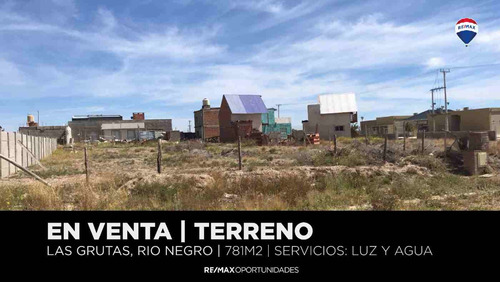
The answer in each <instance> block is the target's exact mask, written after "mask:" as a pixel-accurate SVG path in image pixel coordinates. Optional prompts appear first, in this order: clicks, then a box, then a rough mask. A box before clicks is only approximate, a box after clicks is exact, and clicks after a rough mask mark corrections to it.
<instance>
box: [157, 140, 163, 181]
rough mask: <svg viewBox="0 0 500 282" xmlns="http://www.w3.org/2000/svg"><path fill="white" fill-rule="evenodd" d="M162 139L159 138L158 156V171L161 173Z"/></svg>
mask: <svg viewBox="0 0 500 282" xmlns="http://www.w3.org/2000/svg"><path fill="white" fill-rule="evenodd" d="M161 159H162V156H161V139H158V156H157V157H156V169H157V171H158V173H161Z"/></svg>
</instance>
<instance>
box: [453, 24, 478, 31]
mask: <svg viewBox="0 0 500 282" xmlns="http://www.w3.org/2000/svg"><path fill="white" fill-rule="evenodd" d="M468 28H470V29H476V26H475V25H471V24H463V25H459V26H458V27H457V29H459V30H460V29H468Z"/></svg>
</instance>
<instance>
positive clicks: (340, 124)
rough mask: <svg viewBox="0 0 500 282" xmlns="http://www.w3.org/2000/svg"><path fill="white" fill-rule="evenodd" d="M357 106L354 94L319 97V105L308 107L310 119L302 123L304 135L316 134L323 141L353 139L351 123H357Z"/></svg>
mask: <svg viewBox="0 0 500 282" xmlns="http://www.w3.org/2000/svg"><path fill="white" fill-rule="evenodd" d="M357 112H358V108H357V104H356V96H355V94H354V93H345V94H325V95H319V96H318V104H313V105H308V106H307V115H308V119H307V120H304V121H302V126H303V130H304V133H306V134H315V133H319V136H320V138H321V139H323V140H329V139H332V138H333V136H334V135H336V136H337V137H339V136H345V137H351V136H352V135H351V123H355V122H357Z"/></svg>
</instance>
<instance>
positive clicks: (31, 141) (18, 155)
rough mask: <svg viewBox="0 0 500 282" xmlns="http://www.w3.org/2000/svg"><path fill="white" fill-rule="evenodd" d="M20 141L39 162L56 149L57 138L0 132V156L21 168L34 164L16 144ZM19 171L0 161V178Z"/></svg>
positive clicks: (29, 156) (2, 160)
mask: <svg viewBox="0 0 500 282" xmlns="http://www.w3.org/2000/svg"><path fill="white" fill-rule="evenodd" d="M18 141H20V142H21V143H22V144H23V145H24V146H25V147H27V148H28V150H30V151H31V152H32V153H33V154H34V155H35V157H36V159H38V160H41V159H43V158H45V157H47V156H49V155H50V154H52V152H54V151H55V150H56V149H57V138H49V137H42V136H31V135H27V134H22V133H18V132H0V154H2V155H3V156H5V157H8V158H9V159H11V160H13V161H15V162H17V163H18V164H20V165H22V166H23V167H29V166H31V165H34V164H36V161H34V160H33V157H32V156H31V155H30V154H29V153H28V152H27V151H26V150H25V149H24V148H23V147H22V146H21V145H20V144H19V143H18ZM18 170H19V169H18V168H17V167H15V166H14V165H12V164H10V163H9V162H8V161H6V160H4V159H1V160H0V177H1V178H4V177H7V176H9V175H11V174H14V173H16V172H17V171H18Z"/></svg>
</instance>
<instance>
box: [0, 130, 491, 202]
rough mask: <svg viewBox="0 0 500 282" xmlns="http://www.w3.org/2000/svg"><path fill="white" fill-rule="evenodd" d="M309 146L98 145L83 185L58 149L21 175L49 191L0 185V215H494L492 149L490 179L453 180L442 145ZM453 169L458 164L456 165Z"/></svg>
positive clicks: (75, 159)
mask: <svg viewBox="0 0 500 282" xmlns="http://www.w3.org/2000/svg"><path fill="white" fill-rule="evenodd" d="M338 143H339V144H338V148H337V152H334V150H333V146H332V144H331V143H330V142H323V143H322V144H321V145H316V146H307V147H304V146H264V147H259V146H256V145H254V144H253V143H251V142H245V143H244V144H243V146H242V156H243V170H242V171H239V170H238V156H237V147H236V145H235V144H202V143H199V142H181V143H178V144H175V143H166V142H165V143H163V144H162V147H163V150H162V151H163V152H162V154H163V158H162V166H163V172H162V174H158V173H157V172H156V156H157V148H156V146H157V144H156V143H155V142H150V143H145V144H110V143H100V144H97V145H92V146H90V147H89V149H88V152H89V159H90V161H89V164H90V173H91V175H90V183H89V184H88V185H87V184H86V183H85V173H84V161H83V160H84V157H83V145H82V144H77V145H76V146H75V148H74V151H72V150H68V149H63V148H62V147H61V148H59V149H58V150H57V151H55V153H54V154H53V155H52V156H50V157H48V158H46V159H44V160H43V161H42V164H43V165H44V166H45V167H46V168H47V169H46V170H43V169H41V168H40V167H39V166H33V167H31V169H32V170H33V171H34V172H35V173H37V174H38V175H40V176H41V177H42V178H44V179H46V180H47V181H48V182H49V183H50V184H51V185H52V188H49V187H46V186H43V184H40V183H39V182H37V181H36V180H33V179H32V178H30V177H28V176H27V175H25V174H23V173H21V172H19V173H18V174H17V175H14V176H13V177H11V178H8V179H2V180H0V209H12V210H25V209H27V210H38V209H41V210H47V209H56V210H110V209H111V210H138V209H139V210H234V209H236V210H372V209H375V210H422V209H424V210H426V209H432V210H435V209H439V210H441V209H445V210H451V209H462V210H463V209H467V210H471V209H481V210H482V209H500V178H499V177H498V175H497V173H498V170H499V165H498V164H499V163H500V162H499V161H498V160H499V158H498V151H499V149H498V147H492V148H491V150H490V155H489V158H490V162H491V167H490V168H489V172H490V175H489V176H490V177H478V176H474V177H470V176H465V175H463V174H462V171H461V169H460V167H459V159H457V158H456V156H452V157H451V158H448V160H449V161H450V162H453V164H450V163H445V162H444V160H443V157H442V155H443V154H442V152H441V151H442V147H441V144H442V141H440V140H437V141H433V140H429V141H426V144H425V147H426V151H425V154H421V153H420V151H419V146H420V144H421V143H420V141H417V140H409V141H408V143H407V149H406V151H405V152H403V150H402V147H403V144H402V141H391V142H389V145H388V150H387V158H386V162H384V161H383V159H382V151H383V140H382V139H371V140H370V144H369V145H366V144H365V142H364V139H340V140H339V142H338ZM457 164H458V166H457Z"/></svg>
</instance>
